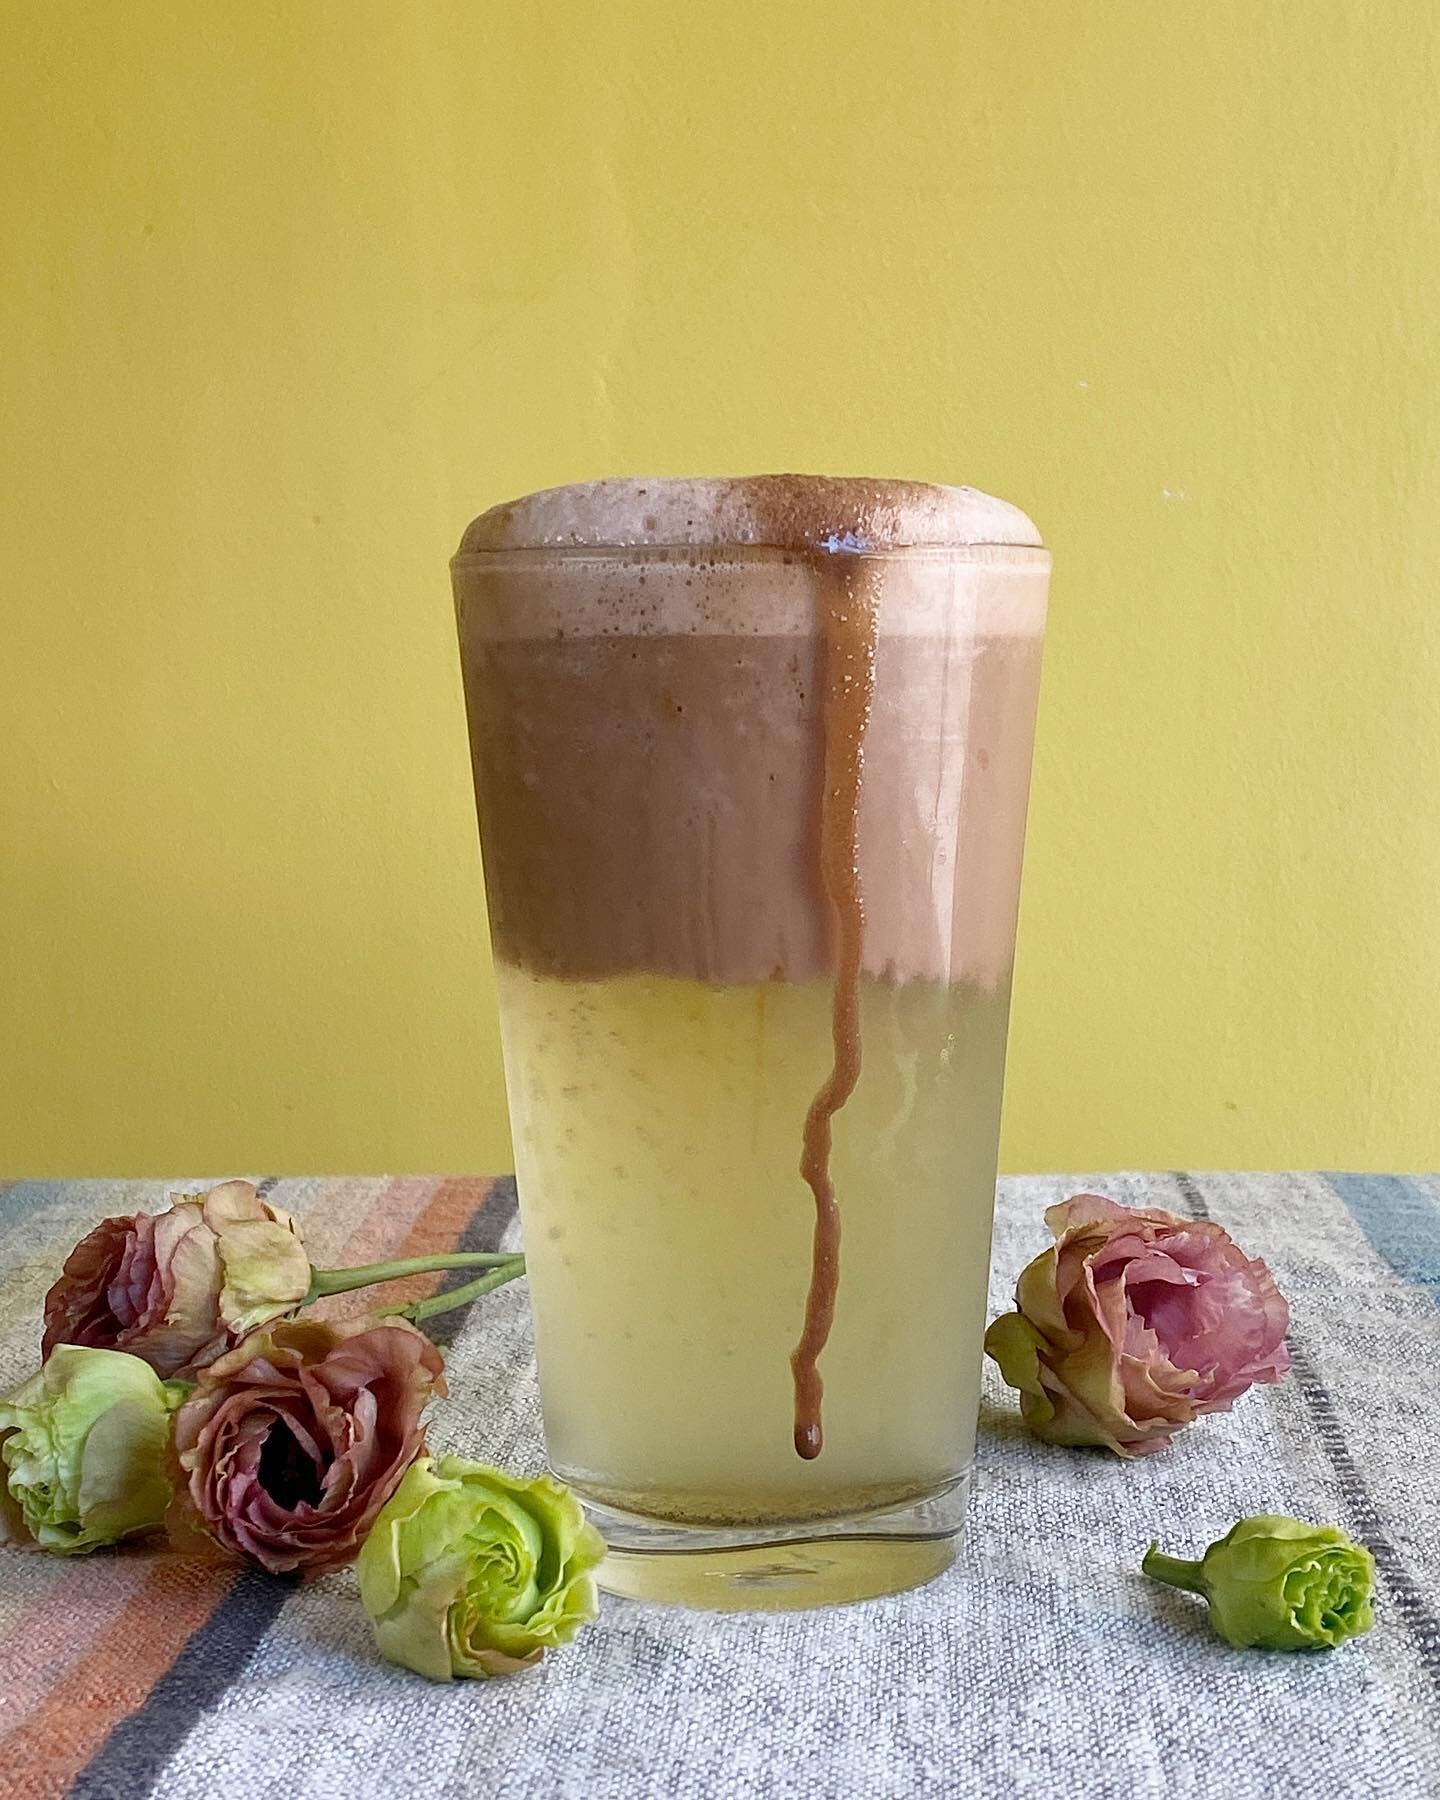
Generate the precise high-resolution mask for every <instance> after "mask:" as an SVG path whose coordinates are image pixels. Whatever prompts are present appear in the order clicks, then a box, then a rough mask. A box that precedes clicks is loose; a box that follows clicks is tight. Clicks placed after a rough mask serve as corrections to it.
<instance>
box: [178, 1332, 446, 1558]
mask: <svg viewBox="0 0 1440 1800" xmlns="http://www.w3.org/2000/svg"><path fill="white" fill-rule="evenodd" d="M442 1368H443V1363H442V1360H441V1356H440V1352H439V1351H438V1350H437V1349H436V1348H435V1346H434V1345H433V1344H432V1343H431V1342H430V1340H429V1338H427V1337H426V1336H425V1335H424V1333H423V1332H421V1331H418V1330H417V1329H416V1328H415V1326H413V1325H411V1324H410V1323H408V1321H406V1320H404V1319H374V1318H370V1319H363V1318H362V1319H354V1320H349V1321H346V1322H344V1323H333V1322H329V1321H324V1320H318V1319H303V1320H300V1319H290V1320H281V1321H279V1322H278V1323H276V1324H273V1325H269V1326H266V1327H264V1328H263V1329H262V1330H260V1331H257V1332H254V1333H252V1335H251V1336H250V1337H248V1338H246V1339H245V1340H244V1341H243V1343H240V1344H237V1345H236V1347H235V1348H234V1349H233V1350H231V1351H229V1352H227V1354H226V1355H224V1356H222V1357H221V1358H220V1359H219V1361H218V1362H214V1363H212V1364H211V1365H210V1366H209V1368H207V1369H204V1370H202V1371H201V1373H200V1376H199V1378H198V1379H197V1381H196V1384H195V1389H194V1392H193V1393H192V1394H191V1396H190V1398H189V1399H188V1400H187V1401H186V1403H185V1404H184V1406H182V1407H181V1408H180V1411H179V1412H178V1413H177V1414H176V1416H175V1450H176V1454H177V1457H178V1460H179V1466H180V1470H181V1482H182V1486H181V1491H180V1494H179V1496H178V1499H177V1504H176V1507H175V1509H174V1510H173V1511H172V1515H171V1529H172V1534H173V1535H175V1536H176V1537H177V1538H180V1537H183V1536H187V1535H188V1536H192V1537H193V1535H194V1532H195V1529H196V1528H197V1527H198V1528H199V1529H200V1530H201V1531H203V1532H204V1533H205V1534H206V1535H207V1536H208V1537H209V1538H210V1539H212V1540H213V1541H214V1542H215V1543H216V1544H218V1545H219V1546H220V1547H221V1548H222V1549H224V1550H227V1551H230V1552H233V1553H234V1554H236V1555H238V1556H242V1557H245V1558H247V1559H248V1560H250V1561H251V1562H255V1563H258V1564H259V1565H260V1566H261V1567H262V1568H264V1569H269V1570H270V1571H271V1572H272V1573H274V1574H284V1573H288V1572H289V1571H292V1570H301V1571H303V1572H305V1573H307V1574H314V1573H318V1572H319V1571H320V1570H323V1569H330V1568H335V1567H337V1566H338V1565H339V1564H341V1563H347V1562H350V1561H352V1560H353V1558H354V1557H355V1555H356V1553H357V1552H358V1551H359V1548H360V1545H361V1543H362V1542H363V1540H364V1537H365V1534H366V1532H367V1531H368V1530H369V1529H370V1527H371V1525H372V1524H373V1523H374V1520H375V1516H376V1514H377V1513H378V1512H379V1511H380V1509H381V1507H382V1506H384V1504H385V1502H386V1501H387V1500H388V1499H389V1498H390V1496H391V1495H392V1494H393V1493H394V1492H395V1490H396V1488H398V1487H399V1485H400V1483H401V1481H402V1479H403V1478H404V1475H405V1471H406V1470H407V1469H408V1468H409V1467H410V1465H411V1463H412V1462H414V1460H415V1458H416V1457H417V1456H418V1455H419V1454H420V1452H421V1450H422V1449H423V1448H424V1443H425V1434H424V1429H423V1426H422V1422H421V1419H422V1414H423V1413H424V1410H425V1406H426V1404H427V1402H428V1401H429V1400H430V1398H431V1396H432V1395H441V1394H444V1393H445V1391H446V1390H445V1382H444V1379H443V1376H442V1373H441V1371H442Z"/></svg>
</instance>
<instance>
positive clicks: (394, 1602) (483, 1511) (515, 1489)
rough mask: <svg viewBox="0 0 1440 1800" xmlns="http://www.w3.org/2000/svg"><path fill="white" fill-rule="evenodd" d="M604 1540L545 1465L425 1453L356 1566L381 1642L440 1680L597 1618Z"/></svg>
mask: <svg viewBox="0 0 1440 1800" xmlns="http://www.w3.org/2000/svg"><path fill="white" fill-rule="evenodd" d="M604 1555H605V1543H604V1540H603V1538H601V1536H600V1534H599V1532H598V1531H596V1529H595V1527H594V1526H593V1525H590V1524H588V1523H587V1522H586V1518H585V1514H584V1513H583V1512H582V1511H581V1509H580V1502H579V1501H578V1500H577V1499H576V1498H575V1496H574V1494H572V1493H571V1491H570V1490H569V1488H567V1487H562V1486H561V1484H560V1483H559V1482H558V1481H555V1480H553V1479H552V1478H551V1477H550V1476H548V1475H542V1476H540V1477H539V1478H538V1479H537V1480H534V1481H520V1480H517V1479H516V1478H515V1477H514V1476H512V1475H504V1474H502V1473H501V1472H500V1470H498V1469H490V1468H486V1467H485V1466H484V1465H483V1464H481V1463H474V1462H468V1461H467V1460H466V1459H465V1458H464V1457H460V1456H442V1457H441V1458H440V1460H439V1461H438V1462H434V1463H432V1462H431V1461H430V1459H429V1458H428V1457H422V1458H421V1459H420V1461H419V1462H417V1463H415V1464H414V1465H413V1467H412V1468H411V1469H410V1472H409V1473H408V1474H407V1475H406V1477H405V1479H404V1481H402V1482H401V1484H400V1489H399V1492H398V1493H397V1494H396V1495H395V1498H394V1499H393V1500H391V1501H390V1503H389V1505H388V1506H386V1508H385V1510H384V1511H383V1512H382V1513H381V1514H380V1517H379V1518H378V1519H377V1520H376V1521H375V1524H374V1526H373V1527H372V1529H371V1532H370V1535H369V1537H368V1538H367V1539H366V1540H365V1548H364V1549H363V1550H362V1551H361V1552H360V1560H359V1562H358V1563H357V1564H356V1565H355V1573H356V1575H357V1576H358V1577H359V1581H360V1598H361V1600H362V1601H363V1603H364V1606H365V1610H366V1612H368V1613H369V1615H370V1622H371V1624H372V1626H373V1627H374V1631H375V1642H376V1644H377V1645H378V1646H379V1649H380V1653H381V1655H382V1656H384V1657H386V1658H387V1659H388V1660H389V1661H390V1662H395V1663H402V1664H403V1665H404V1666H405V1667H406V1668H408V1669H414V1670H415V1671H416V1672H417V1673H418V1674H421V1675H427V1676H429V1678H430V1679H431V1680H432V1681H449V1680H450V1679H451V1677H452V1676H456V1675H475V1676H484V1675H509V1674H513V1673H514V1672H515V1671H516V1670H518V1669H526V1668H530V1667H532V1666H533V1665H534V1664H535V1663H538V1662H539V1661H540V1659H541V1658H542V1657H543V1656H544V1654H545V1652H546V1651H547V1650H551V1649H553V1648H554V1647H555V1646H556V1645H557V1644H568V1643H569V1642H570V1640H571V1638H573V1637H574V1636H575V1634H576V1632H577V1631H579V1629H580V1628H581V1626H582V1625H585V1624H586V1623H588V1622H589V1621H590V1620H591V1619H593V1618H594V1617H595V1613H596V1596H595V1581H594V1574H593V1571H594V1570H595V1568H596V1567H597V1566H598V1564H599V1563H600V1560H601V1558H602V1557H603V1556H604Z"/></svg>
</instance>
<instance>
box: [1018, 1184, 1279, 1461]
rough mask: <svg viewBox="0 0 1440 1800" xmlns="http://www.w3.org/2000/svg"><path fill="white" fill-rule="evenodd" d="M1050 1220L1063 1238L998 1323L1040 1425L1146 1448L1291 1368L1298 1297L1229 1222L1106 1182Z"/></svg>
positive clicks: (1035, 1427) (1065, 1434)
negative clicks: (1134, 1199)
mask: <svg viewBox="0 0 1440 1800" xmlns="http://www.w3.org/2000/svg"><path fill="white" fill-rule="evenodd" d="M1045 1222H1046V1224H1047V1225H1048V1226H1049V1227H1050V1229H1051V1231H1052V1232H1053V1233H1054V1235H1055V1238H1056V1243H1055V1245H1054V1247H1053V1248H1052V1249H1049V1250H1047V1251H1045V1252H1044V1253H1043V1254H1042V1255H1040V1256H1037V1257H1036V1258H1035V1260H1034V1261H1033V1262H1032V1263H1031V1264H1030V1265H1029V1266H1028V1267H1027V1268H1026V1269H1025V1271H1024V1273H1023V1274H1022V1275H1021V1277H1020V1280H1019V1282H1018V1283H1017V1285H1016V1288H1015V1304H1016V1308H1017V1310H1016V1311H1015V1312H1012V1313H1006V1314H1005V1315H1004V1316H1003V1317H1002V1318H999V1319H997V1320H996V1321H995V1323H994V1324H993V1325H992V1326H991V1327H990V1329H989V1331H988V1332H987V1333H986V1334H985V1348H986V1351H987V1352H988V1353H989V1354H990V1355H991V1356H992V1357H993V1358H994V1359H995V1361H996V1362H997V1363H998V1364H999V1365H1000V1372H1001V1374H1002V1375H1003V1376H1004V1377H1005V1379H1006V1381H1008V1382H1009V1383H1010V1385H1011V1387H1014V1388H1018V1389H1019V1390H1020V1411H1021V1414H1022V1415H1023V1417H1024V1419H1025V1423H1026V1424H1027V1425H1028V1426H1029V1427H1030V1429H1031V1430H1032V1431H1033V1432H1034V1433H1035V1434H1036V1435H1037V1436H1038V1437H1042V1438H1046V1439H1048V1440H1049V1441H1050V1442H1051V1443H1054V1444H1103V1445H1105V1446H1107V1447H1108V1448H1109V1449H1111V1450H1113V1451H1115V1452H1116V1454H1117V1455H1120V1456H1144V1455H1147V1454H1149V1453H1150V1452H1151V1451H1155V1450H1162V1449H1164V1447H1165V1446H1166V1445H1167V1444H1168V1443H1169V1442H1170V1439H1171V1438H1172V1437H1173V1436H1174V1434H1175V1432H1176V1431H1177V1430H1179V1428H1180V1427H1181V1426H1182V1425H1188V1424H1189V1423H1190V1422H1191V1421H1192V1420H1193V1419H1195V1418H1198V1417H1199V1415H1200V1414H1201V1413H1208V1412H1226V1411H1228V1410H1229V1408H1230V1406H1231V1404H1232V1403H1233V1402H1234V1401H1235V1400H1236V1399H1238V1398H1239V1396H1240V1395H1241V1394H1243V1393H1244V1392H1245V1390H1246V1389H1247V1388H1248V1387H1250V1386H1251V1384H1252V1383H1254V1382H1257V1381H1278V1380H1279V1379H1280V1377H1281V1376H1282V1375H1283V1374H1284V1373H1285V1372H1286V1370H1287V1369H1288V1368H1289V1367H1290V1355H1289V1352H1288V1351H1287V1350H1286V1348H1285V1330H1286V1327H1287V1326H1288V1324H1289V1322H1290V1309H1289V1307H1288V1306H1287V1305H1286V1304H1285V1301H1284V1299H1283V1298H1282V1297H1281V1294H1280V1292H1279V1290H1278V1289H1277V1288H1276V1286H1275V1283H1274V1281H1273V1280H1272V1279H1271V1275H1270V1271H1269V1270H1268V1269H1267V1268H1266V1267H1265V1264H1264V1263H1263V1262H1258V1261H1255V1260H1253V1259H1252V1258H1250V1257H1248V1256H1246V1255H1245V1253H1244V1252H1243V1251H1242V1250H1241V1249H1240V1248H1239V1247H1238V1245H1236V1243H1235V1242H1234V1240H1233V1239H1232V1238H1231V1237H1230V1235H1229V1233H1228V1232H1226V1231H1225V1230H1224V1229H1223V1228H1222V1227H1221V1226H1219V1225H1216V1224H1214V1223H1213V1222H1212V1221H1210V1220H1197V1219H1183V1218H1180V1217H1178V1216H1177V1215H1176V1214H1174V1213H1169V1212H1163V1211H1161V1210H1159V1209H1158V1208H1146V1209H1143V1210H1132V1209H1131V1208H1129V1207H1125V1206H1118V1205H1117V1204H1116V1203H1115V1202H1114V1201H1113V1200H1106V1199H1104V1198H1103V1197H1102V1196H1101V1195H1099V1194H1079V1195H1077V1196H1076V1197H1075V1198H1074V1199H1073V1200H1067V1201H1065V1202H1064V1203H1063V1204H1062V1205H1059V1206H1052V1207H1050V1208H1049V1210H1048V1211H1047V1212H1046V1214H1045Z"/></svg>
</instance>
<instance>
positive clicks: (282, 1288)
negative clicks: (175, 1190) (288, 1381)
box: [42, 1181, 310, 1375]
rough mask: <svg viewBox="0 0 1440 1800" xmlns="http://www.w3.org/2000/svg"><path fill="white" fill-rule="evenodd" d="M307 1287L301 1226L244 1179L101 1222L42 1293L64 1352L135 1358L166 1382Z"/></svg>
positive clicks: (49, 1332) (50, 1334)
mask: <svg viewBox="0 0 1440 1800" xmlns="http://www.w3.org/2000/svg"><path fill="white" fill-rule="evenodd" d="M309 1291H310V1261H309V1258H308V1257H307V1256H306V1254H305V1247H304V1245H303V1243H302V1242H301V1240H300V1228H299V1226H298V1225H297V1224H296V1223H295V1221H294V1219H292V1218H291V1217H290V1215H289V1213H286V1212H282V1211H281V1210H280V1209H279V1207H275V1206H271V1205H270V1204H269V1203H268V1202H267V1201H266V1200H264V1199H263V1198H262V1197H261V1195H260V1194H259V1192H258V1191H257V1190H256V1188H255V1187H254V1185H253V1184H252V1183H251V1182H248V1181H226V1182H222V1183H221V1184H220V1186H218V1187H213V1188H211V1189H210V1190H209V1191H208V1192H207V1193H200V1194H186V1195H181V1196H180V1197H178V1198H177V1199H176V1201H175V1203H174V1204H173V1205H172V1206H171V1207H170V1208H169V1210H168V1211H166V1212H161V1213H135V1214H134V1215H133V1216H131V1217H128V1218H118V1219H106V1220H105V1221H104V1222H103V1223H102V1224H100V1225H97V1226H96V1227H95V1229H94V1231H92V1232H90V1233H89V1235H88V1236H86V1237H83V1238H82V1239H81V1240H80V1242H79V1243H78V1244H77V1245H76V1246H75V1248H74V1249H73V1250H72V1251H71V1252H70V1254H69V1256H68V1257H66V1259H65V1267H64V1270H63V1272H62V1274H61V1276H60V1279H59V1280H58V1281H57V1282H56V1283H55V1285H54V1286H53V1287H52V1288H51V1289H50V1292H49V1293H48V1294H47V1295H46V1296H45V1336H44V1341H43V1345H42V1350H43V1354H44V1355H46V1356H49V1354H50V1352H51V1351H52V1350H53V1349H54V1348H55V1346H56V1345H57V1344H85V1345H90V1346H94V1347H98V1348H103V1349H107V1350H128V1351H129V1352H130V1353H131V1355H132V1356H139V1357H142V1358H143V1359H144V1360H145V1361H146V1362H148V1363H149V1364H150V1366H151V1367H152V1368H153V1369H156V1370H158V1372H159V1373H160V1374H161V1375H179V1374H181V1373H184V1372H186V1371H190V1370H194V1369H199V1368H203V1367H204V1366H205V1364H206V1363H210V1362H213V1361H214V1360H215V1358H216V1357H217V1356H220V1355H221V1354H222V1353H223V1352H224V1351H226V1350H228V1349H229V1348H230V1347H231V1346H232V1345H233V1344H234V1343H236V1342H237V1341H238V1340H239V1339H240V1338H241V1337H243V1336H244V1334H245V1333H246V1332H247V1331H252V1330H254V1328H255V1327H256V1326H258V1325H263V1324H266V1323H267V1322H268V1321H269V1320H271V1319H274V1318H277V1317H279V1316H280V1315H282V1314H284V1313H289V1312H293V1311H295V1309H296V1308H297V1307H298V1306H300V1305H301V1304H302V1303H303V1302H304V1300H305V1298H306V1295H307V1294H308V1293H309Z"/></svg>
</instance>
